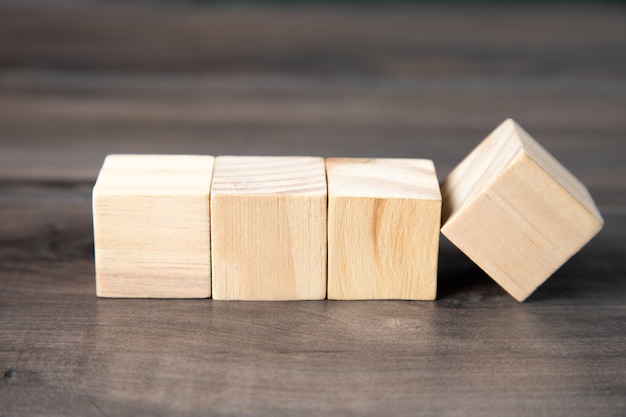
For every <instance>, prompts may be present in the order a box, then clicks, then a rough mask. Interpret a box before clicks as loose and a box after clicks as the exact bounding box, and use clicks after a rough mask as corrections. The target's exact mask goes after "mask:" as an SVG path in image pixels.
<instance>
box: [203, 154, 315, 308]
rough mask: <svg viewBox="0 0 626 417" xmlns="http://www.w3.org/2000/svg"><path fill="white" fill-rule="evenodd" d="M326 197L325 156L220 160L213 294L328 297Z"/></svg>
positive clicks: (216, 185)
mask: <svg viewBox="0 0 626 417" xmlns="http://www.w3.org/2000/svg"><path fill="white" fill-rule="evenodd" d="M326 195H327V193H326V173H325V170H324V160H323V159H322V158H317V157H261V156H248V157H245V156H219V157H217V159H216V162H215V171H214V176H213V187H212V190H211V228H212V236H211V251H212V257H213V259H212V262H213V298H214V299H216V300H308V299H323V298H325V296H326V256H327V254H326V205H327V201H326Z"/></svg>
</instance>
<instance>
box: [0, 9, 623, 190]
mask: <svg viewBox="0 0 626 417" xmlns="http://www.w3.org/2000/svg"><path fill="white" fill-rule="evenodd" d="M625 110H626V8H625V7H624V4H622V3H619V2H594V1H589V2H562V1H560V2H559V1H557V2H505V3H503V2H487V3H484V2H482V3H481V2H479V3H475V2H470V1H457V2H435V1H432V2H428V1H426V2H411V1H401V2H382V1H380V2H376V1H368V2H356V1H341V2H330V1H325V2H314V1H275V2H210V1H206V2H202V1H201V2H188V1H131V2H120V1H2V2H0V179H9V178H11V179H15V180H42V179H45V180H46V181H52V182H54V181H57V182H59V181H61V182H63V181H79V182H81V181H84V182H87V183H91V182H93V180H94V179H95V177H96V175H97V171H98V169H99V166H100V164H101V162H102V159H103V158H104V156H105V154H107V153H120V152H129V153H200V154H215V155H219V154H258V155H270V154H273V155H294V154H299V155H321V156H387V157H421V158H431V159H433V160H434V161H435V164H436V166H437V168H438V171H439V176H440V179H442V177H443V176H445V174H446V173H447V172H448V171H449V170H450V169H451V168H452V166H454V164H456V163H458V162H459V161H460V160H461V159H462V157H463V156H464V155H466V154H467V153H468V152H469V151H470V150H471V149H472V148H473V147H474V146H475V145H476V144H477V143H478V142H479V141H480V140H481V139H482V138H484V137H485V136H486V135H487V134H488V133H489V132H490V131H491V130H492V129H493V128H495V127H496V126H497V125H498V124H499V123H500V122H501V121H503V120H504V119H505V118H507V117H513V118H515V119H516V120H517V121H518V122H519V123H520V124H521V125H522V126H524V127H525V128H526V129H527V130H528V131H529V132H530V133H531V135H533V136H535V137H536V138H537V139H538V140H539V141H540V142H541V143H542V144H544V146H546V147H547V148H548V149H549V150H550V151H551V152H553V153H554V154H555V155H556V156H557V158H559V159H560V160H561V161H562V162H563V163H564V164H565V165H566V166H568V167H570V168H572V167H574V168H575V169H574V173H575V174H576V175H578V176H579V177H581V179H582V180H583V181H584V182H585V183H587V184H588V185H590V186H591V188H594V187H607V186H610V185H611V184H609V183H607V181H608V182H610V181H617V182H621V181H622V180H623V178H621V176H619V175H616V177H613V178H607V177H604V178H602V179H599V178H596V177H595V176H594V172H595V171H596V170H595V168H594V167H597V166H598V165H601V166H603V167H604V169H605V170H607V169H608V170H611V169H612V168H611V167H613V168H614V169H615V170H620V169H621V167H622V166H623V165H624V162H625V159H624V155H625V154H626V149H625V147H624V134H625V133H626V117H625ZM589 141H598V149H597V150H596V151H593V152H589V151H585V152H580V150H581V149H582V148H583V147H584V146H585V144H587V145H588V143H589ZM620 172H621V171H620ZM616 173H617V171H616Z"/></svg>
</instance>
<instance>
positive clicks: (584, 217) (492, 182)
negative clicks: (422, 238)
mask: <svg viewBox="0 0 626 417" xmlns="http://www.w3.org/2000/svg"><path fill="white" fill-rule="evenodd" d="M441 189H442V194H443V227H442V233H443V234H444V235H445V236H446V237H447V238H448V239H450V240H451V241H452V242H453V243H454V244H455V245H456V246H458V247H459V248H460V249H461V250H462V251H463V252H465V254H467V255H468V256H469V257H470V258H471V259H472V260H473V261H474V262H476V263H477V264H478V265H479V266H480V267H481V268H482V269H483V270H485V272H487V273H488V274H489V275H490V276H491V277H492V278H493V279H494V280H495V281H497V282H498V283H499V284H500V285H501V286H502V287H503V288H504V289H505V290H507V291H508V292H509V293H510V294H511V295H512V296H513V297H515V298H516V299H517V300H518V301H523V300H525V299H526V298H527V297H528V296H529V295H530V294H532V293H533V292H534V291H535V289H536V288H537V287H538V286H539V285H541V284H542V283H543V282H544V281H545V280H546V279H548V278H549V277H550V276H551V275H552V274H553V273H554V272H555V271H556V270H557V269H558V268H559V267H560V266H561V265H563V264H564V263H565V262H566V261H567V260H568V259H569V258H570V257H571V256H572V255H574V254H575V253H576V252H578V251H579V250H580V249H581V248H582V247H583V246H584V245H585V244H586V243H587V242H588V241H589V240H590V239H591V238H592V237H593V236H595V235H596V234H597V233H598V232H599V231H600V230H601V229H602V226H603V224H604V222H603V219H602V216H601V215H600V212H599V211H598V209H597V207H596V205H595V203H594V201H593V199H592V198H591V195H590V194H589V192H588V191H587V189H586V188H585V186H584V185H583V184H582V183H581V182H580V181H579V180H578V179H576V178H575V177H574V175H572V174H571V173H570V172H569V171H568V170H567V169H566V168H564V167H563V166H562V165H561V164H560V163H559V162H558V161H557V160H556V159H555V158H554V157H553V156H551V155H550V154H549V153H548V152H547V151H546V150H545V149H544V148H543V147H542V146H541V145H539V143H537V142H536V141H535V140H534V139H533V138H532V137H531V136H530V135H529V134H528V133H527V132H526V131H524V129H522V128H521V127H520V126H519V125H518V124H517V123H515V122H514V121H513V120H511V119H509V120H506V121H505V122H503V123H502V124H501V125H500V126H499V127H498V128H497V129H496V130H494V131H493V132H492V133H491V134H490V135H489V136H488V137H487V138H486V139H485V140H484V141H483V142H482V143H481V144H480V145H478V147H477V148H476V149H474V151H472V152H471V153H470V154H469V155H468V156H467V158H465V159H464V160H463V161H462V162H461V163H460V164H459V165H458V166H457V167H456V168H455V169H454V170H453V171H452V172H451V173H450V175H449V176H448V178H446V180H445V181H444V182H443V184H442V186H441Z"/></svg>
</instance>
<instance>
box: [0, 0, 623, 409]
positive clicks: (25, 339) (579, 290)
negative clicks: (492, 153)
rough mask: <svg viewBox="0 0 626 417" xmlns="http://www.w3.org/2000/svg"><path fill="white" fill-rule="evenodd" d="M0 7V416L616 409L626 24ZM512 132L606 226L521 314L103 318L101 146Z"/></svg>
mask: <svg viewBox="0 0 626 417" xmlns="http://www.w3.org/2000/svg"><path fill="white" fill-rule="evenodd" d="M83 3H85V2H78V3H65V2H60V3H57V4H52V5H46V4H45V3H39V4H34V5H30V6H20V5H19V4H18V3H6V4H2V5H0V372H1V373H0V377H2V380H1V381H0V415H1V416H20V415H28V416H33V415H46V416H72V415H77V416H87V415H107V416H143V415H146V416H147V415H151V416H154V415H163V416H174V415H177V416H193V415H210V414H213V415H271V416H279V415H315V416H317V415H389V416H402V415H426V416H485V415H494V416H526V415H533V416H534V415H539V416H540V415H546V416H560V415H562V416H568V417H571V416H587V417H588V416H623V415H626V303H625V301H626V298H625V295H626V245H625V237H626V193H625V191H626V181H625V179H626V137H625V136H626V53H625V52H626V9H624V8H623V7H618V6H591V5H586V6H585V5H578V6H575V7H572V6H567V5H556V6H537V5H535V6H532V7H530V6H526V7H523V6H509V7H501V6H495V5H493V6H491V7H487V6H482V7H479V8H473V7H455V8H436V7H430V6H414V7H408V6H394V7H388V8H382V7H375V6H368V7H364V8H355V7H348V6H343V7H337V8H332V7H331V6H328V5H326V6H323V7H312V6H299V7H295V6H263V7H262V6H243V5H237V6H228V5H206V4H200V5H192V4H182V3H180V4H177V3H173V4H172V3H159V4H157V5H153V4H145V3H139V4H136V5H130V6H124V5H122V4H121V3H119V2H118V3H97V5H93V4H92V5H88V4H83ZM509 116H511V117H514V118H515V119H516V120H517V121H518V122H519V123H520V124H522V126H524V127H525V128H526V129H527V130H528V131H529V132H530V133H531V134H532V135H533V136H534V137H535V138H536V139H538V140H539V141H540V142H541V143H542V144H543V145H544V146H545V147H546V148H547V149H548V150H549V151H551V152H552V153H553V154H554V155H555V156H556V157H557V158H558V159H559V160H561V161H562V162H563V164H564V165H565V166H567V167H568V168H569V169H570V170H571V171H572V172H573V173H574V174H575V175H576V176H578V177H579V178H580V179H581V180H582V181H583V182H584V183H585V184H587V185H588V187H589V189H590V191H591V193H592V195H593V196H594V197H595V199H596V202H597V203H598V205H599V207H600V210H601V212H602V214H603V216H604V218H605V220H606V226H605V228H604V230H603V231H602V232H601V233H600V234H599V235H598V236H597V237H596V238H595V239H594V240H593V241H592V242H591V243H590V244H589V245H588V246H587V247H585V248H584V249H583V250H582V251H581V252H580V253H578V254H577V255H576V256H574V257H573V258H572V259H571V260H570V261H569V262H568V263H567V264H566V265H564V266H563V267H562V268H561V269H560V270H559V271H558V272H557V273H556V274H555V275H554V276H553V277H552V278H551V279H550V280H548V281H547V282H546V284H545V285H543V286H542V287H541V288H540V289H539V290H538V291H537V292H536V293H535V294H534V295H533V296H531V298H530V299H529V300H528V301H527V302H525V303H523V304H520V303H517V302H516V301H515V300H514V299H513V298H512V297H510V296H509V295H507V294H506V293H505V292H504V291H503V290H502V289H500V288H499V287H498V286H497V285H496V284H495V283H494V282H493V281H491V280H490V279H489V278H487V277H486V276H485V275H484V274H483V273H482V272H481V271H480V270H479V269H478V268H477V267H476V266H474V265H473V264H472V262H470V261H469V260H468V259H467V258H466V257H465V256H463V255H462V254H461V253H460V252H459V251H458V250H457V249H455V248H454V247H453V246H452V245H451V244H450V243H449V242H446V241H443V242H442V244H441V255H440V262H439V294H438V300H437V301H435V302H396V301H385V302H376V301H369V302H366V301H364V302H333V301H316V302H275V303H262V302H258V303H257V302H214V301H211V300H175V301H174V300H116V299H97V298H96V296H95V285H94V264H93V237H92V220H91V201H90V198H91V187H92V185H93V182H94V180H95V177H96V175H97V171H98V169H99V166H100V164H101V163H102V159H103V158H104V156H105V154H107V153H119V152H131V153H198V154H214V155H221V154H252V155H322V156H370V157H376V156H380V157H382V156H385V157H419V158H430V159H433V160H434V162H435V164H436V166H437V169H438V174H439V178H440V179H443V178H444V177H445V175H446V174H447V173H448V172H449V171H450V169H451V168H452V167H453V166H454V165H455V164H456V163H458V162H459V161H460V160H461V158H462V157H463V156H464V155H465V154H467V153H468V152H469V151H470V150H471V149H472V148H473V147H474V146H475V145H476V144H477V143H478V142H479V141H480V140H481V139H482V138H483V137H484V136H485V135H486V134H488V133H489V132H490V131H491V129H493V128H494V127H495V126H496V125H497V124H499V123H500V122H501V121H502V120H504V119H505V118H506V117H509Z"/></svg>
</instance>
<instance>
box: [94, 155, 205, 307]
mask: <svg viewBox="0 0 626 417" xmlns="http://www.w3.org/2000/svg"><path fill="white" fill-rule="evenodd" d="M213 163H214V158H213V157H212V156H187V155H109V156H108V157H107V158H106V160H105V161H104V164H103V166H102V169H101V171H100V174H99V176H98V180H97V181H96V185H95V186H94V189H93V222H94V243H95V258H96V291H97V294H98V296H100V297H133V298H206V297H210V295H211V267H210V233H209V193H210V189H211V176H212V172H213Z"/></svg>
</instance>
